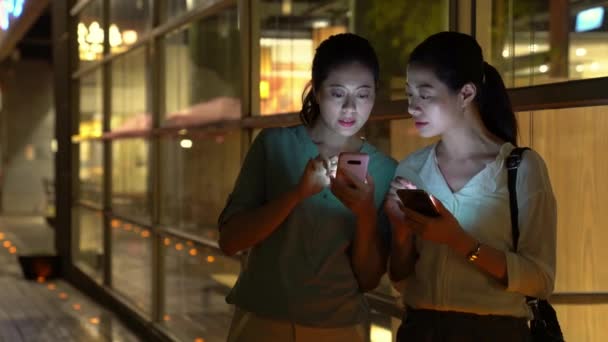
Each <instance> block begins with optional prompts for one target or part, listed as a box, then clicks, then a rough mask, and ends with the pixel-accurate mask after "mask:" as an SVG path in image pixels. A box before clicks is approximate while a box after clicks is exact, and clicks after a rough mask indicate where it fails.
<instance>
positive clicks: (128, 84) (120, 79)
mask: <svg viewBox="0 0 608 342" xmlns="http://www.w3.org/2000/svg"><path fill="white" fill-rule="evenodd" d="M146 95H147V88H146V50H145V48H139V49H137V50H135V51H131V52H129V53H127V54H126V55H124V56H120V57H119V58H118V59H117V60H116V61H115V62H113V63H112V107H111V108H112V113H111V121H110V127H111V130H112V132H113V134H120V133H121V132H132V131H142V130H148V129H150V128H151V127H152V126H151V123H152V121H151V116H150V113H149V112H148V110H147V106H146V103H147V101H146Z"/></svg>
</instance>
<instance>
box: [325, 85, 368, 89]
mask: <svg viewBox="0 0 608 342" xmlns="http://www.w3.org/2000/svg"><path fill="white" fill-rule="evenodd" d="M328 87H341V88H346V86H344V85H342V84H330V85H328ZM361 88H372V86H370V85H367V84H365V85H362V86H359V87H357V89H361Z"/></svg>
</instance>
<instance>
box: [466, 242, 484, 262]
mask: <svg viewBox="0 0 608 342" xmlns="http://www.w3.org/2000/svg"><path fill="white" fill-rule="evenodd" d="M480 251H481V243H479V242H477V243H476V244H475V247H474V248H473V249H472V250H471V251H470V252H469V254H467V260H469V261H471V262H473V261H475V260H477V259H479V252H480Z"/></svg>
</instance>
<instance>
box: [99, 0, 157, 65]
mask: <svg viewBox="0 0 608 342" xmlns="http://www.w3.org/2000/svg"><path fill="white" fill-rule="evenodd" d="M151 7H152V4H151V1H150V0H136V1H124V0H110V27H109V32H108V39H109V43H110V49H111V53H112V54H114V53H119V52H123V51H124V50H125V49H127V48H128V47H129V45H132V44H134V43H135V42H137V41H138V40H140V39H141V38H142V37H143V36H144V35H146V34H147V33H148V31H149V30H150V24H151V20H150V19H151V14H152V8H151Z"/></svg>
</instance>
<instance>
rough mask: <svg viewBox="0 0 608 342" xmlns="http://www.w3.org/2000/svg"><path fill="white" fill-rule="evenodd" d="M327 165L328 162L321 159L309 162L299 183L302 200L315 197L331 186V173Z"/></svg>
mask: <svg viewBox="0 0 608 342" xmlns="http://www.w3.org/2000/svg"><path fill="white" fill-rule="evenodd" d="M326 164H327V162H326V161H324V160H323V159H322V158H321V157H317V158H315V159H311V160H309V161H308V164H306V168H305V169H304V173H303V174H302V177H300V182H299V183H298V193H299V195H300V198H301V199H305V198H308V197H310V196H313V195H315V194H317V193H319V192H321V190H323V188H325V187H327V186H329V183H330V179H329V171H328V170H327V167H326V166H325V165H326Z"/></svg>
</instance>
